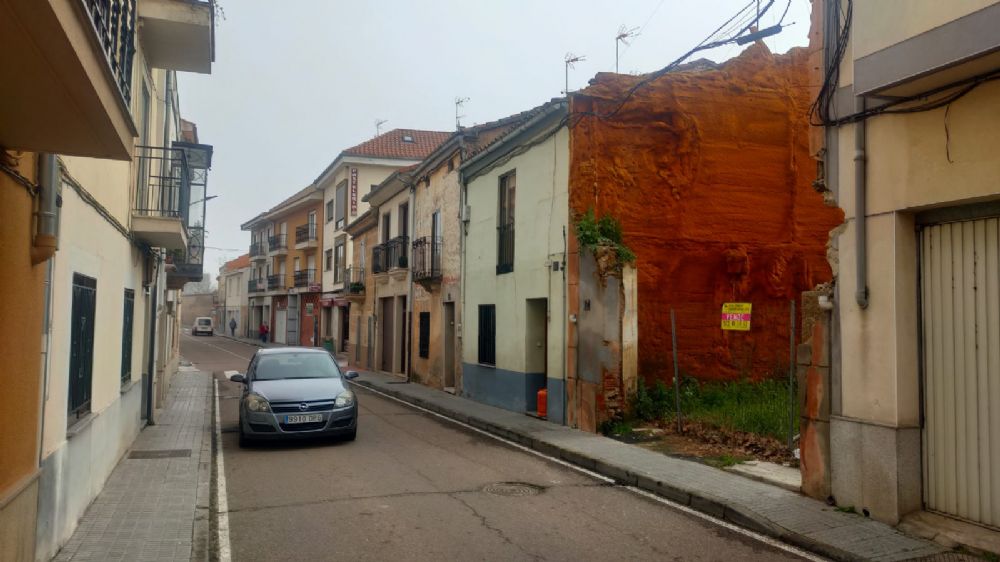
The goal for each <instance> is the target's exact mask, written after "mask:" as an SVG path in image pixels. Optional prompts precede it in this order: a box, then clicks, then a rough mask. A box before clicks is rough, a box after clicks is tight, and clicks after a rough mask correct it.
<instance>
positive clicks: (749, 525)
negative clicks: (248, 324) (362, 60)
mask: <svg viewBox="0 0 1000 562" xmlns="http://www.w3.org/2000/svg"><path fill="white" fill-rule="evenodd" d="M351 382H352V383H353V384H357V385H359V386H363V387H366V388H371V389H373V390H377V391H379V392H382V393H385V394H388V395H390V396H392V397H394V398H397V399H399V400H402V401H403V402H407V403H409V404H413V405H416V406H420V407H421V408H425V409H427V410H430V411H432V412H434V413H437V414H441V415H443V416H446V417H449V418H451V419H454V420H458V421H460V422H462V423H465V424H468V425H470V426H472V427H475V428H476V429H481V430H483V431H487V432H489V433H492V434H494V435H497V436H499V437H503V438H504V439H507V440H509V441H513V442H514V443H517V444H519V445H523V446H525V447H528V448H529V449H532V450H534V451H538V452H539V453H542V454H545V455H548V456H551V457H556V458H559V459H561V460H564V461H566V462H568V463H571V464H574V465H576V466H579V467H581V468H585V469H587V470H591V471H593V472H596V473H598V474H600V475H602V476H607V477H608V478H611V479H613V480H615V481H616V482H618V483H619V484H623V485H626V486H635V487H636V488H639V489H641V490H645V491H647V492H651V493H653V494H656V495H658V496H660V497H663V498H666V499H668V500H670V501H673V502H675V503H679V504H681V505H684V506H687V507H690V508H692V509H695V510H697V511H700V512H702V513H705V514H707V515H710V516H712V517H715V518H716V519H721V520H723V521H727V522H729V523H732V524H734V525H737V526H739V527H743V528H745V529H748V530H751V531H754V532H756V533H759V534H761V535H765V536H767V537H771V538H773V539H778V540H780V541H782V542H786V543H788V544H791V545H793V546H797V547H799V548H801V549H803V550H807V551H809V552H812V553H814V554H818V555H820V556H825V557H827V558H831V559H833V560H837V561H840V562H858V561H861V560H864V558H860V557H858V556H856V555H855V554H853V553H850V552H848V551H845V550H843V549H840V548H838V547H836V546H833V545H830V544H826V543H820V542H818V541H816V540H814V539H812V538H810V537H807V536H805V535H803V534H801V533H798V532H795V531H793V530H791V529H788V528H786V527H782V526H781V525H778V524H776V523H774V522H773V521H771V520H770V519H768V518H767V517H765V516H763V515H761V514H760V513H757V512H754V511H752V510H748V509H746V508H744V507H742V506H736V505H729V504H727V503H726V500H725V499H723V498H719V497H717V496H714V495H712V494H710V493H707V492H705V491H704V490H694V489H687V488H683V487H681V486H678V485H674V484H670V483H668V482H661V481H658V480H656V479H655V478H653V477H651V476H647V475H644V474H641V473H640V472H639V471H636V470H635V469H634V468H632V467H628V466H625V465H619V464H615V463H609V462H607V461H603V460H598V459H595V458H592V457H588V456H586V455H584V454H582V453H579V452H577V451H573V450H570V449H565V448H563V447H560V446H558V445H553V444H552V443H549V442H546V441H542V440H539V439H536V438H534V437H532V436H531V435H529V434H527V433H523V432H520V431H517V430H513V429H510V428H507V427H503V426H499V425H497V424H494V423H490V422H488V421H485V420H482V419H479V418H476V417H472V416H468V415H465V414H463V413H461V412H458V411H455V410H452V409H449V408H447V407H444V406H440V405H438V404H434V403H431V402H428V401H426V400H423V399H421V398H417V397H414V396H409V395H407V394H405V393H403V392H400V391H399V390H396V389H393V388H385V387H383V386H378V385H376V384H374V383H372V382H370V381H365V380H354V381H351ZM560 427H561V426H560Z"/></svg>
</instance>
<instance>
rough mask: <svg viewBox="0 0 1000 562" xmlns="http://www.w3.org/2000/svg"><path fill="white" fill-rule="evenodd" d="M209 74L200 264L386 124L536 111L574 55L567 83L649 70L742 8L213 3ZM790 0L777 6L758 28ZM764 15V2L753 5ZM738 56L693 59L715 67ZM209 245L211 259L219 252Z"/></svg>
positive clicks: (435, 126) (706, 2) (703, 4)
mask: <svg viewBox="0 0 1000 562" xmlns="http://www.w3.org/2000/svg"><path fill="white" fill-rule="evenodd" d="M216 2H217V3H218V4H220V5H221V6H222V8H223V10H224V11H225V19H224V20H220V21H219V22H218V25H217V28H216V38H215V41H216V60H215V64H214V65H213V73H212V74H211V75H197V74H186V73H185V74H182V75H181V76H180V96H181V114H182V115H183V116H184V117H185V118H186V119H189V120H191V121H194V122H196V123H197V124H198V133H199V136H200V139H201V142H204V143H208V144H212V145H214V147H215V157H214V161H213V167H212V171H211V174H210V177H209V193H210V194H214V195H218V196H219V197H218V198H217V199H215V200H213V201H211V202H210V203H209V207H208V218H207V221H206V222H207V229H208V231H209V233H208V237H207V245H208V246H209V247H210V248H209V249H208V251H207V253H206V261H205V269H206V273H210V274H211V276H212V277H213V279H214V277H215V275H216V274H217V272H218V265H219V263H220V260H223V259H232V258H235V257H237V256H239V255H241V254H243V253H245V252H246V251H247V249H248V246H249V240H250V237H249V234H248V233H246V232H242V231H240V224H241V223H242V222H244V221H246V220H247V219H249V218H251V217H253V216H254V215H256V214H257V213H259V212H260V211H262V210H264V209H266V208H268V207H270V206H272V205H274V204H275V203H277V202H279V201H281V200H282V199H284V198H285V197H287V196H288V195H290V194H292V193H294V192H295V191H297V190H299V189H302V188H303V187H305V186H306V185H308V184H309V183H310V182H311V181H312V180H313V179H315V178H316V176H317V175H319V173H320V172H321V171H322V170H323V168H324V167H325V166H326V165H327V164H329V163H330V161H332V160H333V158H334V157H335V156H336V155H337V154H338V153H339V152H340V151H341V150H342V149H344V148H347V147H349V146H353V145H355V144H358V143H359V142H362V141H365V140H367V139H369V138H371V137H373V136H374V135H375V120H376V119H386V120H387V123H386V124H385V125H384V126H383V129H382V131H383V132H384V131H387V130H389V129H392V128H414V129H432V130H441V131H452V130H454V128H455V106H454V100H455V98H456V97H457V96H461V97H468V98H469V101H468V102H467V103H466V104H465V107H464V108H463V110H462V113H463V114H464V115H465V117H464V118H463V119H462V123H463V124H464V125H471V124H475V123H481V122H485V121H491V120H494V119H498V118H500V117H504V116H506V115H510V114H513V113H517V112H519V111H523V110H525V109H528V108H531V107H534V106H536V105H538V104H540V103H542V102H544V101H546V100H548V99H550V98H552V97H556V96H559V95H561V92H562V90H563V89H564V74H563V66H564V65H563V59H564V57H565V56H566V54H567V53H569V52H572V53H574V54H577V55H584V56H586V60H585V61H583V62H580V63H578V64H577V65H576V68H575V69H573V70H570V77H569V80H570V82H569V83H570V89H571V90H575V89H578V88H580V87H582V86H585V85H586V83H587V81H588V80H589V79H590V78H592V77H593V76H594V74H595V73H597V72H603V71H613V70H614V66H615V39H614V38H615V35H616V34H617V32H618V29H619V28H620V27H621V26H622V25H625V26H627V27H628V28H641V33H640V35H639V36H638V37H636V38H634V39H633V40H632V43H631V45H630V46H628V47H624V46H623V47H622V48H623V51H622V54H621V57H620V63H619V65H620V71H621V72H623V73H628V72H641V73H645V72H651V71H653V70H657V69H659V68H662V67H663V66H666V65H667V64H668V63H669V62H670V61H672V60H673V59H675V58H676V57H678V56H680V55H681V54H683V53H684V52H686V51H688V50H689V49H690V48H691V47H693V46H694V45H696V44H697V43H699V42H700V41H701V40H702V39H704V38H705V36H706V35H708V34H709V33H711V32H712V31H713V30H715V29H716V28H717V27H718V26H719V25H721V24H722V23H723V22H724V21H725V20H726V19H728V18H729V17H731V16H732V15H733V14H735V13H736V12H737V11H738V10H739V9H740V8H742V7H743V6H744V5H746V3H747V0H606V1H597V0H558V1H556V0H544V1H543V0H534V1H531V0H504V1H499V0H496V1H489V2H487V1H484V0H475V1H470V0H434V1H431V0H424V1H404V0H392V1H388V0H387V1H354V2H347V1H339V0H338V1H334V0H283V1H280V2H276V1H274V0H216ZM786 2H787V0H776V1H775V3H774V5H773V7H772V8H771V11H770V12H768V14H767V17H765V18H763V21H764V26H767V25H771V24H773V23H776V22H777V20H778V18H779V17H780V15H781V12H782V11H784V9H785V5H786ZM760 3H761V5H766V4H767V0H761V2H760ZM809 10H810V3H809V0H791V6H790V9H789V11H788V15H787V16H786V18H785V22H784V23H785V24H786V25H787V24H790V23H791V24H793V25H790V26H789V27H786V28H785V29H784V30H783V31H782V33H781V34H779V35H778V36H775V37H772V38H769V39H767V40H766V43H767V45H768V47H770V48H771V50H772V51H774V52H785V51H787V50H788V49H789V48H791V47H794V46H802V45H805V44H806V43H807V38H806V35H807V32H808V29H809ZM740 50H741V48H739V47H736V46H729V47H722V48H719V49H716V50H713V51H708V52H705V53H701V54H698V55H695V57H694V58H697V57H705V58H709V59H712V60H715V61H723V60H726V59H729V58H731V57H733V56H735V55H737V54H738V53H739V52H740ZM212 247H214V248H218V249H212Z"/></svg>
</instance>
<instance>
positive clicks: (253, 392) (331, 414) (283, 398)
mask: <svg viewBox="0 0 1000 562" xmlns="http://www.w3.org/2000/svg"><path fill="white" fill-rule="evenodd" d="M357 376H358V373H357V372H355V371H347V372H346V373H341V371H340V366H339V365H337V362H336V361H335V360H334V359H333V357H332V356H331V355H330V353H329V352H327V351H324V350H320V349H314V348H307V347H282V348H273V349H261V350H258V351H257V353H256V354H255V355H254V356H253V359H251V360H250V366H249V367H248V368H247V372H246V374H245V375H244V374H235V375H233V376H231V377H229V380H231V381H233V382H239V383H243V394H242V396H241V398H240V428H239V432H240V446H241V447H243V446H246V445H247V444H248V443H249V442H250V441H254V440H258V439H259V440H264V439H288V438H302V437H341V438H344V439H347V440H349V441H353V440H354V438H355V437H356V436H357V432H358V400H357V397H355V395H354V393H353V392H351V390H350V389H349V388H347V383H346V382H345V379H353V378H355V377H357Z"/></svg>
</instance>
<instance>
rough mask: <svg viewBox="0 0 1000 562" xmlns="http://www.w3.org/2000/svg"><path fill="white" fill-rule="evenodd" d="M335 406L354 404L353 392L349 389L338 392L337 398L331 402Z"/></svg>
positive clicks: (343, 406) (342, 406) (341, 406)
mask: <svg viewBox="0 0 1000 562" xmlns="http://www.w3.org/2000/svg"><path fill="white" fill-rule="evenodd" d="M333 405H334V407H336V408H346V407H348V406H353V405H354V393H353V392H351V391H350V390H345V391H344V392H341V393H340V396H338V397H337V400H336V401H335V402H334V403H333Z"/></svg>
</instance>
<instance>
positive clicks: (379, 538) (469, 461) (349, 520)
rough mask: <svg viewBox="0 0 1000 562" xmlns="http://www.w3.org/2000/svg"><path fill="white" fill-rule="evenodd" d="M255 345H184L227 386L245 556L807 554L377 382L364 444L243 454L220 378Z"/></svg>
mask: <svg viewBox="0 0 1000 562" xmlns="http://www.w3.org/2000/svg"><path fill="white" fill-rule="evenodd" d="M256 349H257V348H255V347H252V346H248V345H245V344H242V343H239V342H235V341H232V340H228V339H225V338H221V337H198V338H193V337H191V336H187V335H185V336H184V337H183V341H182V344H181V351H182V355H183V356H184V358H185V359H187V360H189V361H191V362H193V363H194V364H195V365H196V366H197V367H198V368H199V369H201V370H203V371H206V372H212V373H213V375H214V376H216V378H218V379H219V381H220V382H219V395H220V402H219V404H220V407H219V411H220V414H221V428H222V441H223V447H222V454H223V459H224V462H225V475H226V486H227V490H228V493H227V498H228V504H229V527H230V542H231V548H232V559H233V560H296V561H303V560H491V561H492V560H740V561H746V560H801V559H802V558H800V557H798V556H797V555H795V554H794V553H793V552H790V551H785V550H781V549H779V548H776V547H775V546H772V545H770V544H765V543H764V542H761V541H758V540H756V539H754V538H752V537H749V536H746V535H744V534H741V533H737V532H735V531H732V530H730V529H727V528H724V527H722V526H720V525H717V524H716V523H714V522H710V521H705V520H703V519H701V518H698V517H695V516H692V515H689V514H687V513H684V512H682V511H677V510H675V509H674V508H672V507H670V506H668V505H665V504H664V503H661V502H658V501H656V500H653V499H649V498H646V497H643V496H640V495H638V494H636V493H633V492H632V491H629V490H628V489H625V488H622V487H619V486H615V485H612V484H609V483H607V482H604V481H602V480H599V479H596V478H592V477H590V476H588V475H586V474H583V473H581V472H579V471H577V470H574V469H572V468H569V467H567V466H564V465H562V464H559V463H556V462H554V461H551V460H547V459H545V458H542V457H539V456H537V455H535V454H532V453H529V452H526V451H523V450H520V449H517V448H515V447H513V446H510V445H508V444H505V443H503V442H501V441H497V440H494V439H492V438H490V437H488V436H485V435H482V434H480V433H477V432H475V431H472V430H469V429H466V428H464V427H461V426H459V425H456V424H453V423H450V422H448V421H447V420H442V419H440V418H437V417H435V416H432V415H430V414H425V413H423V412H420V411H418V410H415V409H412V408H410V407H409V406H406V405H404V404H400V403H398V402H396V401H393V400H390V399H387V398H383V397H381V396H379V395H376V394H373V393H372V392H369V391H366V390H360V389H359V390H357V394H358V400H359V404H360V411H361V414H360V420H359V429H358V438H357V441H354V442H351V443H337V442H319V443H293V444H277V445H263V446H255V447H253V448H249V449H240V448H239V446H238V445H237V435H236V433H235V431H236V420H237V402H238V396H239V385H238V384H236V383H232V382H229V381H228V380H225V379H224V377H223V375H222V372H223V371H225V370H239V371H243V370H245V368H246V365H247V363H248V362H249V358H250V357H251V356H252V354H253V353H254V352H255V351H256ZM503 483H523V484H524V485H514V486H511V485H504V484H503ZM512 493H513V494H515V495H509V494H512Z"/></svg>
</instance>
